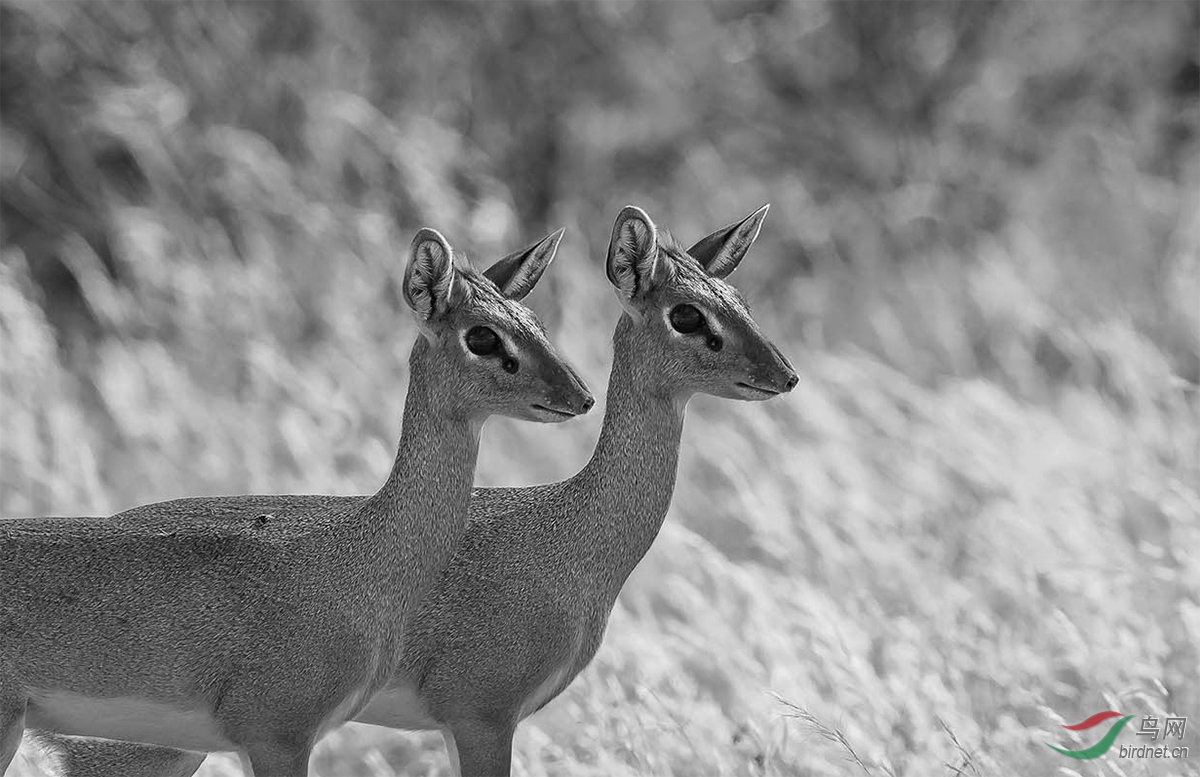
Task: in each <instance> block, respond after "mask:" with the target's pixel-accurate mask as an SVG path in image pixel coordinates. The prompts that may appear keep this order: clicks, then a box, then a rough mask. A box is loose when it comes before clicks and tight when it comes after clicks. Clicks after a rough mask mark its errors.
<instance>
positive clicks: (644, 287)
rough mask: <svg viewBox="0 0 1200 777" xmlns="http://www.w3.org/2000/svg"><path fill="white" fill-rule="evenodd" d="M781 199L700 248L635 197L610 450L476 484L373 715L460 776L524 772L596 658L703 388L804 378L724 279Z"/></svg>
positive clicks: (761, 389) (625, 232) (128, 769)
mask: <svg viewBox="0 0 1200 777" xmlns="http://www.w3.org/2000/svg"><path fill="white" fill-rule="evenodd" d="M765 213H766V207H765V206H764V207H763V208H762V209H760V210H758V211H756V212H755V213H754V214H752V215H751V216H749V217H747V218H746V219H744V220H743V221H741V222H738V223H736V224H733V225H731V226H729V227H726V228H724V229H722V230H718V231H717V232H714V233H713V234H711V235H709V236H708V237H706V238H704V239H703V240H701V241H700V242H699V243H697V244H696V245H694V246H693V247H692V248H691V249H689V250H688V251H684V250H683V249H682V248H680V247H678V246H677V245H675V244H674V243H673V242H672V241H670V239H669V238H666V237H665V236H663V237H660V235H659V234H658V231H657V229H656V228H655V226H654V224H653V222H652V221H651V220H650V218H649V217H648V216H647V215H646V214H645V213H644V212H642V211H641V210H639V209H637V208H633V207H628V208H626V209H624V210H623V211H622V212H621V214H620V216H619V217H618V218H617V222H616V224H615V226H614V230H613V237H612V241H611V243H610V247H609V254H608V260H607V270H608V277H609V279H610V281H611V282H612V283H613V285H614V286H615V287H616V290H617V294H618V296H619V298H620V299H621V301H622V304H623V306H624V307H625V309H626V312H625V314H624V315H623V316H622V317H621V320H620V322H619V323H618V325H617V328H616V333H615V335H614V338H613V344H614V351H615V354H614V359H613V367H612V374H611V378H610V382H609V391H608V405H607V409H606V413H605V418H604V425H603V429H602V432H601V435H600V439H599V442H598V444H597V446H596V450H595V453H594V454H593V456H592V458H591V460H590V461H589V462H588V464H587V465H586V466H585V467H584V468H583V469H582V470H581V471H580V472H579V473H578V474H576V475H575V476H574V477H572V478H569V479H567V480H564V481H561V482H558V483H551V484H546V485H540V486H534V487H530V488H485V489H476V490H475V491H474V493H473V496H472V498H471V505H470V523H469V525H468V528H467V531H466V533H465V534H464V536H463V537H462V539H461V542H460V545H459V546H458V548H457V550H456V551H455V553H454V555H453V558H452V559H451V561H450V563H449V564H448V566H447V567H446V569H445V570H444V571H443V572H442V574H441V577H440V579H439V580H438V582H437V584H436V585H435V586H434V588H433V589H432V590H431V591H430V593H429V595H428V596H427V597H426V598H425V600H424V601H423V602H422V603H421V604H420V606H419V608H418V610H417V613H416V615H415V617H414V619H413V621H412V624H411V626H410V628H409V631H408V633H407V634H406V639H405V645H404V648H403V656H402V659H401V661H400V664H399V667H398V671H397V672H396V673H395V674H394V675H393V676H392V678H391V679H390V681H389V682H388V683H387V684H386V686H385V687H384V688H383V689H382V690H381V691H379V692H378V693H376V694H375V695H374V696H373V697H372V698H371V699H370V700H369V701H368V702H367V703H366V704H365V705H364V706H363V708H362V709H361V710H359V711H358V712H357V713H356V714H355V716H354V719H355V720H357V721H360V722H365V723H373V724H378V725H384V726H390V727H393V728H406V729H440V730H441V731H442V732H443V734H444V735H445V738H446V742H447V748H448V750H449V752H450V756H451V760H452V761H453V762H454V765H455V771H456V772H458V773H459V774H462V775H468V776H471V777H474V776H477V775H506V774H508V773H509V770H510V765H511V764H510V761H511V747H512V736H513V732H514V729H515V727H516V725H517V723H518V722H519V721H520V720H522V719H524V718H525V717H527V716H529V715H530V714H532V713H533V712H535V711H536V710H538V709H539V708H541V707H542V706H543V705H545V704H546V703H547V702H549V701H550V700H551V699H553V698H554V697H555V696H557V695H558V694H559V693H561V692H562V691H563V689H565V688H566V687H567V685H568V684H569V683H570V682H571V680H572V679H573V678H574V677H575V676H576V675H577V674H578V673H579V672H580V671H581V670H582V669H583V668H584V667H585V666H587V664H588V663H589V662H590V661H591V659H592V657H593V656H594V655H595V652H596V650H597V648H598V647H599V645H600V641H601V639H602V637H603V633H604V629H605V625H606V623H607V620H608V617H609V614H610V612H611V610H612V607H613V605H614V603H615V601H616V597H617V594H618V593H619V591H620V589H621V587H622V585H623V584H624V582H625V580H626V578H627V577H628V575H629V574H630V572H632V570H633V568H634V567H635V566H636V565H637V563H638V562H639V561H640V560H641V558H642V557H643V555H644V554H645V553H646V552H647V550H649V548H650V545H651V543H653V541H654V538H655V537H656V536H657V534H658V531H659V529H660V528H661V526H662V521H663V519H664V518H665V516H666V513H667V509H668V507H669V505H670V500H671V492H672V490H673V487H674V482H675V474H676V465H677V461H678V451H679V443H680V436H681V434H682V430H683V416H684V409H685V406H686V404H687V401H688V399H689V397H690V396H692V395H693V394H695V393H701V392H703V393H708V394H716V395H719V396H726V397H731V398H736V399H747V400H759V399H767V398H770V397H771V396H774V395H776V394H778V393H782V392H785V391H789V390H791V388H792V387H793V386H794V385H795V383H796V380H797V378H796V374H795V372H794V371H793V369H792V367H791V365H789V364H788V362H787V360H786V359H785V358H784V357H783V356H782V354H780V353H779V351H778V349H776V348H775V347H774V346H773V345H772V344H771V343H770V342H769V341H767V340H766V338H765V337H764V336H763V335H762V333H761V332H760V330H759V328H758V326H757V324H756V323H755V322H754V320H753V319H752V318H751V316H750V313H749V311H748V309H747V308H746V306H745V303H744V302H743V301H742V300H741V298H740V295H738V294H737V292H736V291H735V290H734V289H733V287H732V286H729V285H728V284H726V283H725V282H724V281H723V280H722V279H723V278H724V277H725V276H726V275H727V274H728V273H729V272H731V271H732V270H733V269H734V268H735V267H736V266H737V264H738V262H740V261H741V259H742V257H743V256H744V255H745V253H746V251H747V250H748V248H749V247H750V245H751V243H752V242H753V241H754V239H755V237H756V236H757V234H758V230H759V226H760V224H761V221H762V218H763V216H764V215H765ZM359 500H361V497H359V498H355V497H347V498H345V499H344V501H342V502H340V503H339V504H341V505H343V509H349V508H350V507H351V506H352V505H353V504H356V503H357V502H358V501H359ZM247 508H248V509H250V506H249V504H247ZM251 511H252V510H251ZM37 738H38V739H39V741H40V742H41V743H42V744H43V745H45V746H46V747H48V748H49V749H51V750H52V751H54V752H55V753H56V754H57V755H58V757H59V759H60V762H61V764H62V765H63V768H64V772H65V774H67V775H70V776H74V775H79V776H80V777H82V775H96V776H97V777H100V776H103V775H108V776H110V777H117V776H118V775H129V776H130V777H152V775H153V776H156V777H157V776H161V777H182V776H183V775H189V774H191V773H192V772H193V771H194V770H195V769H196V768H197V767H198V766H199V764H200V762H201V760H202V758H203V756H200V755H195V754H188V753H180V752H178V751H172V750H168V749H163V748H138V747H134V746H130V745H124V744H116V743H108V742H99V741H95V740H83V739H72V738H63V737H47V736H42V735H40V734H39V735H37ZM147 765H148V767H147ZM144 767H145V768H144Z"/></svg>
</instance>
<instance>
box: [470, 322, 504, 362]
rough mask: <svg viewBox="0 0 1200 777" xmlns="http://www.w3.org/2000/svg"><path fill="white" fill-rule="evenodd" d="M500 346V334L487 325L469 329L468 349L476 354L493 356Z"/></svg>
mask: <svg viewBox="0 0 1200 777" xmlns="http://www.w3.org/2000/svg"><path fill="white" fill-rule="evenodd" d="M499 348H500V336H499V335H497V334H496V333H495V332H493V331H492V330H491V329H488V328H487V327H486V326H473V327H471V328H470V329H468V330H467V349H468V350H470V351H471V353H473V354H475V355H476V356H491V355H492V354H494V353H495V352H496V351H497V350H499Z"/></svg>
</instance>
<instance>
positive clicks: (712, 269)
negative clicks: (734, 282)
mask: <svg viewBox="0 0 1200 777" xmlns="http://www.w3.org/2000/svg"><path fill="white" fill-rule="evenodd" d="M770 207H771V206H770V205H769V204H768V205H764V206H762V207H761V208H759V209H758V210H756V211H754V212H753V213H751V214H750V215H749V216H747V217H746V218H744V219H742V220H741V221H738V222H735V223H733V224H730V225H729V226H727V227H722V228H721V229H718V230H717V231H716V232H713V233H712V234H711V235H709V236H707V237H704V238H701V239H700V242H698V243H696V245H694V246H692V247H691V248H689V249H688V253H689V254H691V255H692V256H693V257H695V259H696V261H698V262H700V266H702V267H703V268H704V269H705V270H707V271H708V274H709V275H711V276H713V277H714V278H724V277H725V276H726V275H729V273H731V272H733V271H734V270H735V269H737V266H738V264H739V263H741V261H742V257H744V256H745V255H746V252H747V251H749V250H750V246H752V245H754V240H755V239H756V238H757V237H758V230H759V228H760V227H762V222H763V219H764V218H766V215H767V209H768V208H770Z"/></svg>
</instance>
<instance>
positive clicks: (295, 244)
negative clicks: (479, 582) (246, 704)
mask: <svg viewBox="0 0 1200 777" xmlns="http://www.w3.org/2000/svg"><path fill="white" fill-rule="evenodd" d="M1198 36H1200V5H1197V4H1196V3H1195V2H1162V3H1159V2H1105V3H1029V4H1026V3H1016V2H1012V3H998V2H969V3H961V4H959V3H944V2H906V3H890V4H884V3H878V4H877V3H861V2H807V3H788V2H780V1H778V0H763V1H761V2H736V3H694V4H693V3H686V4H685V3H671V4H666V3H662V4H654V3H642V4H629V3H625V2H578V3H563V4H558V3H552V2H523V3H458V2H449V3H396V4H385V3H325V4H317V3H302V2H275V3H261V4H245V3H217V2H205V3H186V4H185V3H171V4H165V3H153V2H148V3H104V4H101V3H69V2H56V3H41V2H7V1H6V2H4V4H3V5H0V42H2V50H0V69H2V74H0V76H2V77H0V121H2V130H3V136H2V137H3V161H2V163H0V184H2V187H0V215H2V217H3V248H2V251H3V255H2V262H0V399H2V406H0V515H4V516H22V515H35V514H51V513H57V514H71V513H93V514H107V513H111V512H115V511H118V510H121V509H124V508H128V507H131V506H134V505H137V504H142V503H145V502H149V501H155V500H161V499H167V498H172V497H178V496H184V495H201V494H218V493H240V492H268V493H270V492H308V493H316V492H328V493H366V492H369V491H372V490H373V489H374V488H375V487H377V485H378V484H379V483H380V482H381V481H382V478H383V476H384V474H385V473H386V471H387V468H388V465H389V463H390V461H391V457H392V455H393V448H394V444H395V440H396V439H397V437H398V433H399V421H400V414H401V402H402V399H403V393H404V387H405V385H406V375H405V372H406V369H407V367H406V360H405V358H404V355H405V354H406V353H407V351H408V349H409V347H410V345H411V343H412V341H413V338H414V337H415V335H416V333H415V328H414V326H413V324H412V321H411V320H410V318H409V317H408V316H407V315H406V314H405V312H404V310H403V304H402V302H401V301H400V299H399V296H398V292H397V283H396V281H397V279H398V277H399V272H400V269H401V263H402V261H403V250H404V247H405V246H406V245H407V242H408V240H409V238H410V236H411V234H412V232H413V231H414V230H415V229H416V228H417V227H418V226H421V225H431V226H435V227H437V228H439V229H441V230H442V231H444V232H445V233H446V235H447V236H448V237H449V238H450V240H451V242H452V243H454V244H455V245H456V246H458V247H460V248H464V249H466V250H467V252H468V253H469V254H470V255H471V256H473V257H475V258H476V259H477V260H478V261H479V262H480V263H481V264H482V263H483V262H486V261H488V260H490V259H493V258H496V257H498V256H500V255H501V254H502V253H503V252H505V251H507V250H510V249H512V248H514V247H516V246H517V245H523V244H525V243H528V242H530V241H531V240H532V239H534V238H536V237H538V236H539V235H541V234H544V233H546V232H548V231H550V230H552V229H555V228H557V227H558V226H566V227H567V228H568V232H567V237H566V239H565V241H564V244H563V248H562V249H561V250H560V254H559V258H558V260H557V262H556V265H555V267H554V268H553V269H552V271H551V272H550V273H549V274H548V276H547V278H546V280H545V281H544V282H543V283H542V286H541V289H540V291H539V292H538V293H536V294H535V295H534V299H533V305H534V307H536V308H538V309H539V311H540V312H541V313H542V314H543V317H544V318H545V320H546V321H547V322H548V324H549V325H550V326H551V328H552V330H553V332H554V333H555V337H556V340H557V341H558V342H559V343H560V344H561V345H562V347H563V350H564V352H566V353H568V354H570V355H571V356H572V358H573V360H574V361H575V363H577V364H578V365H579V366H580V367H581V368H582V371H583V372H584V373H585V375H586V378H587V379H588V380H589V382H590V383H591V384H592V385H593V387H595V388H597V389H602V388H603V386H604V384H605V377H606V375H607V367H608V360H609V355H610V344H609V337H610V333H611V330H612V327H613V324H614V323H615V321H616V319H617V317H618V315H619V306H618V305H617V302H616V300H615V299H614V298H613V295H612V294H611V293H610V292H609V290H608V287H607V284H606V281H605V279H604V275H603V271H602V268H601V265H600V262H601V259H602V257H603V252H604V247H605V245H606V242H607V239H608V235H609V230H610V228H611V224H612V219H613V218H614V216H615V214H616V212H617V210H618V209H619V208H620V206H622V205H624V204H626V203H635V204H638V205H641V206H642V207H644V208H646V209H647V210H648V212H649V213H650V214H651V215H652V216H653V217H654V218H655V219H656V221H658V222H659V223H660V224H663V225H666V226H668V227H670V228H671V229H672V230H673V231H674V232H675V234H677V235H678V236H679V237H680V238H681V239H682V240H684V241H686V240H687V239H688V238H693V239H694V238H696V237H699V236H700V235H702V234H705V233H707V232H708V231H710V230H712V229H714V228H716V227H718V226H720V225H722V224H725V223H728V222H730V221H733V220H734V219H736V218H740V217H741V216H744V215H745V214H747V213H749V212H750V211H751V210H753V209H754V208H756V207H757V206H759V205H760V204H762V203H763V202H771V203H772V206H773V207H772V210H771V213H770V215H769V216H768V219H767V222H766V226H765V227H764V230H763V234H762V236H761V238H760V240H759V243H758V245H757V247H756V248H755V249H754V251H753V252H752V254H751V256H750V257H749V258H748V259H747V261H746V262H745V264H744V265H743V267H742V268H741V269H740V270H739V271H738V273H737V274H736V275H735V276H734V278H733V280H734V281H735V282H736V283H738V284H739V286H740V287H741V288H742V289H743V290H744V291H745V293H746V296H747V297H748V298H749V300H750V302H751V304H752V305H753V306H754V308H755V311H756V314H757V316H758V318H759V320H760V321H761V322H762V323H763V327H764V329H765V330H766V331H767V332H769V333H772V334H773V335H774V336H776V338H777V342H779V343H780V345H781V346H782V347H783V350H784V351H785V352H787V353H788V354H789V355H790V356H791V357H792V358H793V361H794V362H795V363H796V365H797V367H798V368H799V369H800V372H801V375H802V382H801V384H800V387H799V388H798V389H797V390H796V391H795V392H794V393H793V394H792V395H790V396H788V397H786V398H783V399H778V400H775V401H772V402H769V403H763V404H756V405H749V404H745V403H733V402H728V401H723V400H716V399H711V398H702V399H698V400H697V401H695V402H694V403H693V406H692V409H691V411H690V416H689V421H688V428H687V431H686V433H685V437H684V453H683V456H682V463H681V467H680V478H679V483H678V487H677V489H676V496H675V502H674V507H673V509H672V514H671V516H670V517H669V518H668V521H667V525H666V527H665V529H664V531H663V533H662V536H661V537H660V538H659V541H658V542H657V543H656V545H655V547H654V549H653V550H652V551H651V553H650V554H649V556H648V557H647V558H646V560H645V561H644V563H643V564H642V565H641V566H640V567H639V568H638V570H637V571H636V573H635V574H634V576H633V578H632V579H631V580H630V582H629V585H628V586H627V587H626V590H625V592H624V593H623V594H622V597H621V599H620V602H619V604H618V607H617V609H616V611H615V613H614V615H613V618H612V622H611V624H610V627H609V630H608V635H607V638H606V640H605V644H604V647H603V648H602V650H601V651H600V655H599V656H598V658H597V659H596V661H595V663H594V664H593V665H592V667H590V668H589V669H588V670H587V671H586V672H585V673H584V674H583V675H582V676H581V677H580V678H579V679H578V680H577V681H576V682H575V683H574V684H573V685H572V686H571V687H570V689H569V690H568V691H567V692H566V693H565V694H563V696H562V697H560V698H559V699H558V700H557V701H556V702H555V703H554V704H552V705H551V706H550V707H549V708H547V709H546V710H544V711H543V712H541V713H539V714H538V715H536V716H535V717H534V718H533V719H531V720H530V721H529V722H528V723H526V724H525V725H523V726H522V728H521V729H520V732H519V734H518V738H517V748H518V755H517V760H518V772H517V773H518V774H527V775H550V774H580V775H590V774H594V775H632V774H641V775H659V774H679V775H684V774H687V775H691V774H716V773H721V774H730V775H841V774H855V773H863V774H869V775H880V776H882V775H897V776H898V775H931V774H947V775H952V774H956V775H988V776H991V775H996V776H999V775H1049V774H1068V775H1071V774H1073V775H1100V774H1104V775H1108V774H1111V775H1129V776H1130V777H1132V776H1133V775H1176V774H1180V773H1188V774H1198V773H1200V735H1198V734H1197V728H1198V727H1200V720H1198V719H1197V717H1196V716H1198V715H1200V676H1198V675H1197V672H1196V667H1197V666H1198V665H1200V647H1198V645H1200V555H1198V554H1197V553H1196V552H1195V551H1196V549H1197V548H1200V521H1198V520H1197V518H1200V400H1198V397H1197V389H1196V387H1197V382H1198V381H1200V312H1198V309H1200V304H1198V300H1200V258H1198V257H1200V220H1198V219H1197V216H1196V214H1197V213H1200V194H1198V190H1200V161H1198V160H1200V155H1198V153H1197V148H1198V145H1197V135H1196V125H1197V120H1198V119H1200V108H1198V105H1197V94H1198V81H1200V68H1198V65H1197V61H1196V57H1197V53H1196V51H1197V50H1196V42H1197V40H1198ZM599 421H600V414H599V413H596V412H594V413H593V414H592V416H590V417H588V418H587V419H585V420H581V421H577V422H574V423H572V424H568V425H565V426H556V427H545V426H537V425H533V424H520V423H515V422H508V421H503V420H499V421H495V422H492V423H491V424H490V425H489V426H488V428H487V429H486V430H485V432H484V442H483V450H482V454H481V461H480V470H479V475H478V481H479V482H480V484H483V485H497V484H505V485H515V484H528V483H536V482H542V481H547V480H553V479H557V478H562V477H565V476H567V475H569V474H571V473H573V472H574V471H575V470H576V469H577V468H578V467H579V466H581V465H582V463H583V462H584V461H585V460H586V459H587V456H588V455H589V453H590V451H591V448H592V445H593V442H594V440H595V437H596V434H597V431H598V425H599ZM1107 708H1111V709H1117V710H1120V711H1121V712H1123V713H1125V714H1136V715H1139V716H1140V715H1145V714H1151V715H1159V716H1165V715H1166V714H1176V715H1191V716H1192V717H1191V719H1190V721H1189V724H1188V728H1187V733H1186V737H1185V741H1184V742H1183V743H1182V744H1185V745H1190V747H1191V751H1192V756H1191V758H1190V759H1187V760H1182V761H1181V760H1154V759H1150V760H1131V759H1121V758H1119V757H1117V755H1116V753H1117V750H1116V748H1114V749H1113V750H1111V751H1110V752H1109V754H1108V755H1106V756H1105V757H1103V758H1102V759H1099V760H1097V761H1090V762H1083V761H1080V762H1075V761H1070V760H1069V759H1065V758H1063V757H1062V756H1059V755H1057V754H1055V753H1053V752H1052V751H1050V750H1049V749H1048V748H1047V747H1046V745H1045V744H1044V742H1052V743H1056V744H1062V745H1063V746H1067V747H1082V746H1085V745H1086V744H1091V742H1092V741H1093V739H1094V738H1091V739H1089V736H1090V733H1094V732H1081V733H1080V734H1078V735H1075V734H1072V733H1070V732H1067V731H1065V730H1064V729H1062V728H1060V725H1061V724H1062V723H1073V722H1076V721H1078V720H1082V719H1083V718H1085V717H1087V716H1088V715H1090V714H1091V713H1093V712H1096V711H1097V710H1101V709H1107ZM1134 728H1135V727H1134V726H1130V727H1129V730H1130V731H1132V730H1134ZM1135 740H1136V743H1137V744H1143V743H1145V742H1144V741H1143V738H1139V737H1134V735H1132V734H1128V733H1126V734H1122V741H1127V742H1131V743H1132V742H1135ZM22 752H23V755H24V756H26V757H25V758H22V757H21V756H19V757H18V761H17V763H16V764H15V765H14V771H15V773H16V775H15V777H26V776H27V775H32V774H36V773H38V756H37V753H35V752H34V751H32V749H26V750H24V751H22ZM315 764H316V768H317V771H318V773H319V774H322V775H329V776H333V775H337V776H339V777H341V776H342V775H398V774H407V775H421V774H424V775H432V774H446V773H447V769H448V765H447V761H446V758H445V756H444V754H443V751H442V748H441V745H440V740H439V738H438V737H437V736H436V735H433V734H421V735H410V734H399V733H395V732H388V731H384V730H378V729H369V728H365V727H353V726H351V727H346V728H344V729H342V730H339V731H338V732H336V733H335V734H334V735H332V736H331V737H329V738H328V740H327V741H326V743H325V744H324V745H323V746H322V747H321V748H320V750H319V753H318V756H317V758H316V760H315ZM203 773H204V774H206V775H210V777H211V775H232V774H237V767H236V763H235V762H234V761H233V760H231V759H228V758H225V757H215V756H214V757H212V758H210V759H209V760H208V762H207V763H206V765H205V767H204V771H203Z"/></svg>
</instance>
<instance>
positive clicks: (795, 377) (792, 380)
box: [787, 373, 800, 391]
mask: <svg viewBox="0 0 1200 777" xmlns="http://www.w3.org/2000/svg"><path fill="white" fill-rule="evenodd" d="M799 382H800V376H799V375H796V374H795V373H792V377H790V378H788V382H787V390H788V391H791V390H792V389H794V388H796V384H797V383H799Z"/></svg>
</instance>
